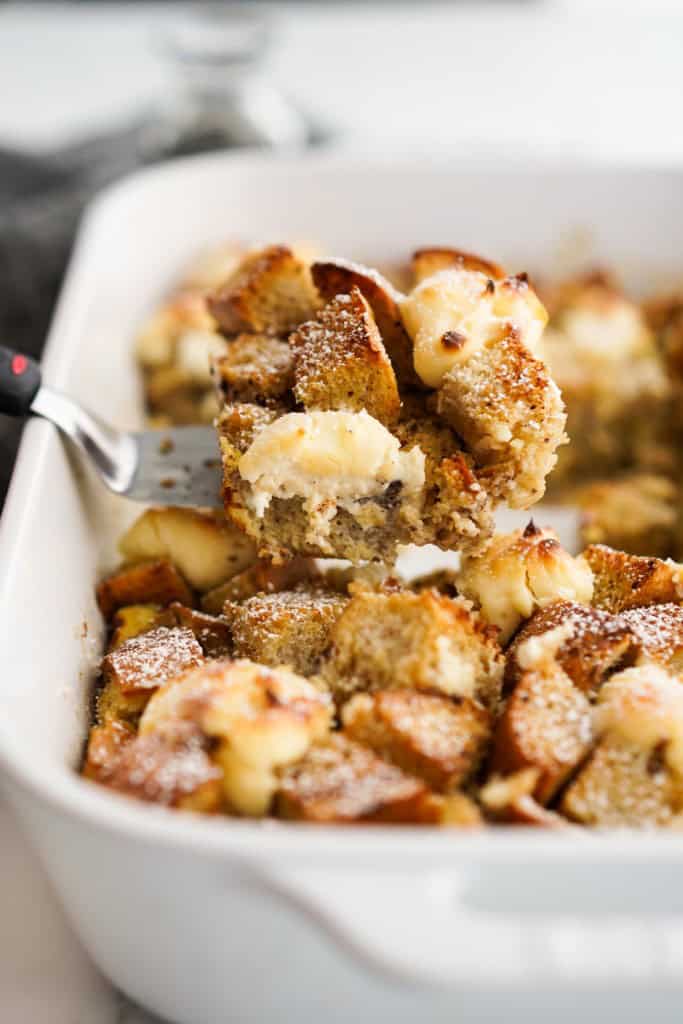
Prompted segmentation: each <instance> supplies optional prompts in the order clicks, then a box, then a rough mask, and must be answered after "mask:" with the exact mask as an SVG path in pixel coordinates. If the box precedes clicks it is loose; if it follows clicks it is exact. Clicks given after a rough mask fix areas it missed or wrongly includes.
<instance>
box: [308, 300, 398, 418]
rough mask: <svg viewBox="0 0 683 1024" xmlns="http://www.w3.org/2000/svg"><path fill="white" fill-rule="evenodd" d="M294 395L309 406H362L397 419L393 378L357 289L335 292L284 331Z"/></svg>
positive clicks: (354, 408) (374, 413) (356, 409)
mask: <svg viewBox="0 0 683 1024" xmlns="http://www.w3.org/2000/svg"><path fill="white" fill-rule="evenodd" d="M289 344H290V347H291V349H292V352H293V354H294V378H295V383H294V396H295V398H296V400H297V402H299V403H301V405H303V407H304V408H305V409H306V410H307V411H309V410H311V409H323V410H324V409H350V410H352V411H354V412H361V411H362V410H363V409H365V410H366V411H367V412H369V413H370V415H371V416H374V417H375V419H378V420H379V421H380V423H385V424H391V423H393V422H395V421H396V419H397V418H398V414H399V410H400V407H401V399H400V398H399V394H398V387H397V384H396V377H395V375H394V370H393V367H392V365H391V363H390V361H389V357H388V356H387V353H386V350H385V348H384V345H383V343H382V339H381V337H380V334H379V331H378V330H377V325H376V323H375V318H374V316H373V315H372V310H371V309H370V306H369V305H368V303H367V302H366V300H365V299H364V298H363V295H362V294H361V292H360V290H359V289H358V288H356V287H353V288H351V290H350V291H349V293H348V295H338V296H337V297H336V298H334V299H332V300H331V301H330V302H328V303H327V305H326V306H324V307H323V309H322V310H321V311H320V312H319V313H318V316H317V317H316V319H315V320H309V321H307V322H306V323H304V324H302V325H301V327H299V328H298V330H296V331H294V333H293V334H292V335H290V339H289Z"/></svg>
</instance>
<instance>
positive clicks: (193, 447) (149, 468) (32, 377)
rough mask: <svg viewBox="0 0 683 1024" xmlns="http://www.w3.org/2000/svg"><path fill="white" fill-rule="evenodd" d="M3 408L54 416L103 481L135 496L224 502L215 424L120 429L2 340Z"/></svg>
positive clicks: (19, 414)
mask: <svg viewBox="0 0 683 1024" xmlns="http://www.w3.org/2000/svg"><path fill="white" fill-rule="evenodd" d="M0 412H2V413H5V415H7V416H15V417H23V416H29V415H30V414H33V415H35V416H42V417H43V418H44V419H46V420H50V421H51V422H52V423H54V424H55V426H56V427H59V429H60V430H61V431H62V432H63V433H64V434H66V435H67V437H69V438H70V440H71V441H73V443H74V444H75V445H76V446H77V447H78V448H80V450H81V451H82V452H83V453H84V454H85V455H86V456H87V458H88V461H89V462H90V465H91V466H92V467H93V469H94V470H95V471H96V473H97V474H98V475H99V477H100V478H101V479H102V481H103V483H104V484H105V485H106V486H107V487H108V488H109V490H110V491H114V493H115V494H120V495H122V496H123V497H125V498H130V499H131V501H144V502H149V503H152V504H155V505H199V506H207V507H212V506H216V505H220V503H221V502H220V477H221V474H220V456H219V450H218V440H217V437H216V431H215V430H214V428H213V427H172V428H170V429H168V430H147V431H142V432H140V433H128V432H125V431H120V430H115V429H114V428H113V427H111V426H109V425H108V424H106V423H103V422H102V421H101V420H99V419H98V418H97V417H96V416H93V415H92V414H91V413H89V412H86V410H85V409H82V408H81V407H80V406H79V405H78V404H77V403H76V402H74V401H72V400H71V399H70V398H68V397H67V396H66V395H62V394H60V393H59V392H58V391H52V390H51V389H50V388H48V387H45V386H44V385H43V384H42V382H41V372H40V366H39V365H38V363H36V362H35V361H34V360H33V359H31V358H29V357H28V356H25V355H22V354H21V353H19V352H13V351H12V350H11V349H8V348H4V347H2V346H0Z"/></svg>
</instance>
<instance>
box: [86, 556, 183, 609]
mask: <svg viewBox="0 0 683 1024" xmlns="http://www.w3.org/2000/svg"><path fill="white" fill-rule="evenodd" d="M193 600H194V599H193V596H192V591H191V590H190V588H189V587H188V585H187V583H186V582H185V580H184V579H183V578H182V576H181V575H180V573H179V572H178V570H177V569H176V568H175V567H174V566H173V565H171V563H170V562H167V561H164V560H159V561H154V562H143V563H142V564H140V565H133V566H130V567H129V568H124V569H122V570H120V571H119V572H116V573H114V574H113V575H112V576H108V577H107V578H106V579H104V580H102V582H101V583H99V584H98V586H97V603H98V605H99V608H100V611H101V612H102V614H103V615H104V617H105V619H110V618H111V617H112V615H113V614H114V612H115V611H116V610H117V609H118V608H122V607H123V606H124V605H131V604H159V605H167V604H171V602H172V601H180V603H181V604H187V605H191V604H193Z"/></svg>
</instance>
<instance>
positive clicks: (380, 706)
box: [341, 689, 491, 793]
mask: <svg viewBox="0 0 683 1024" xmlns="http://www.w3.org/2000/svg"><path fill="white" fill-rule="evenodd" d="M341 717H342V723H343V727H344V732H345V733H346V735H347V736H349V737H350V738H351V739H352V740H356V741H357V742H358V743H362V744H364V745H365V746H367V747H370V748H371V749H372V750H374V752H375V753H376V754H379V756H380V757H383V758H384V759H385V760H387V761H390V762H391V763H392V764H395V765H397V766H398V767H399V768H402V769H403V770H404V771H406V772H408V773H409V774H410V775H416V776H417V777H418V778H420V779H422V780H423V781H424V782H426V783H427V785H428V786H429V787H430V788H431V789H434V790H436V791H437V792H440V793H452V792H453V791H454V790H456V789H458V788H459V787H460V786H461V785H463V783H465V782H467V781H468V780H469V779H470V778H471V777H472V776H473V775H474V774H475V772H476V771H477V769H478V767H479V764H480V763H481V760H482V757H483V755H484V751H485V748H486V745H487V743H488V740H489V738H490V736H491V715H490V713H489V712H488V711H486V710H485V709H484V708H483V707H482V706H481V705H480V704H477V703H476V701H473V700H467V699H463V700H452V699H450V698H448V697H441V696H438V695H437V694H430V693H419V692H418V691H417V690H407V689H396V690H379V691H377V692H376V693H373V694H368V693H361V694H356V696H355V697H352V698H351V700H350V701H348V703H347V704H345V705H344V708H343V710H342V716H341Z"/></svg>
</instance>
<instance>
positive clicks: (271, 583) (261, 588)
mask: <svg viewBox="0 0 683 1024" xmlns="http://www.w3.org/2000/svg"><path fill="white" fill-rule="evenodd" d="M319 579H320V571H319V569H318V567H317V564H316V561H315V559H314V558H292V559H290V560H289V561H288V562H284V563H283V564H282V565H275V564H274V563H273V562H270V561H268V559H265V558H263V559H259V560H258V561H256V562H254V564H253V565H251V566H249V568H248V569H245V570H244V571H243V572H240V573H238V574H237V576H233V577H232V578H231V579H229V580H226V582H225V583H222V584H221V585H220V587H216V588H215V589H214V590H210V591H209V592H208V593H207V594H204V596H203V597H202V602H201V604H202V608H203V610H204V611H205V612H208V613H209V614H210V615H220V614H221V613H222V611H223V608H224V606H225V603H226V601H236V602H237V603H238V604H239V603H241V602H242V601H246V600H247V598H249V597H254V595H255V594H277V593H278V592H279V591H281V590H292V589H293V588H294V587H296V585H297V584H298V583H306V582H308V581H314V580H319Z"/></svg>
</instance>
